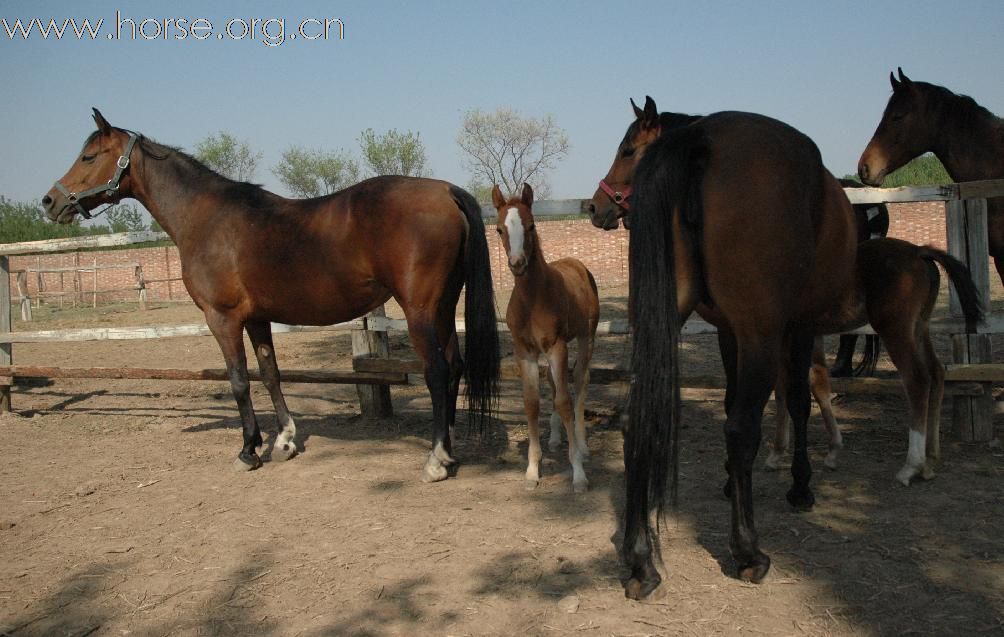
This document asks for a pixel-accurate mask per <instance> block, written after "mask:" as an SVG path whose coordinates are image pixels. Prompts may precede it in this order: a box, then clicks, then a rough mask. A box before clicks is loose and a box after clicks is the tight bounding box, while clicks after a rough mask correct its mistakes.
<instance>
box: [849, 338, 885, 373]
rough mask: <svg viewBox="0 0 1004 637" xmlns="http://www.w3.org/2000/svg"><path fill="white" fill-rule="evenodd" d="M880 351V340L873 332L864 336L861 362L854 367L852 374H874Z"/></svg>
mask: <svg viewBox="0 0 1004 637" xmlns="http://www.w3.org/2000/svg"><path fill="white" fill-rule="evenodd" d="M881 353H882V341H881V340H880V339H879V337H878V336H876V335H875V334H868V335H867V336H865V352H864V356H863V357H862V358H861V362H860V363H858V366H857V367H855V368H854V371H853V375H854V376H874V375H875V368H876V367H877V366H878V359H879V354H881Z"/></svg>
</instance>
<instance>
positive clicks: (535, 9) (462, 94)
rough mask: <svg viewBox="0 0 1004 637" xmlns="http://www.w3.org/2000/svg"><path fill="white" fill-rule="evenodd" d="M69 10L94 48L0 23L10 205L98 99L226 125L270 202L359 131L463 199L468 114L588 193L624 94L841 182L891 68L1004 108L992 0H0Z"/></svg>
mask: <svg viewBox="0 0 1004 637" xmlns="http://www.w3.org/2000/svg"><path fill="white" fill-rule="evenodd" d="M116 10H119V11H121V15H122V17H126V18H130V19H132V20H133V21H135V22H136V23H139V22H141V21H142V20H143V19H146V18H153V19H156V20H158V21H160V22H163V20H164V19H166V18H171V19H174V20H176V19H178V18H184V19H186V20H188V24H191V23H192V22H193V21H194V20H195V19H196V18H205V19H207V20H209V21H211V22H212V23H213V25H214V27H215V30H216V32H219V31H221V30H222V29H223V26H224V25H225V24H226V23H227V21H228V20H230V19H232V18H242V19H244V20H245V21H246V22H248V23H250V22H251V20H252V19H255V18H258V19H260V20H262V21H264V20H267V19H269V18H280V17H281V18H284V19H285V31H286V33H287V34H288V33H290V32H292V31H293V30H294V29H295V28H296V25H297V24H298V23H299V22H300V21H301V20H303V19H306V18H315V19H318V20H321V21H323V20H324V19H326V18H339V19H341V20H342V22H343V23H344V27H345V39H344V40H340V41H339V40H334V39H331V40H328V41H321V40H315V41H310V42H307V41H304V40H302V39H296V40H292V41H286V42H285V43H284V44H282V45H281V46H277V47H268V46H265V45H264V44H262V43H261V41H260V37H259V39H257V40H254V41H252V40H250V38H247V39H245V40H242V41H230V40H222V41H221V40H217V39H216V38H215V37H210V38H209V39H207V40H203V41H198V40H195V39H194V38H193V37H188V38H187V39H185V40H176V39H174V37H173V36H174V35H177V34H178V32H177V30H172V31H170V37H169V38H168V39H167V40H164V39H158V40H156V41H145V40H140V39H137V40H135V41H132V40H129V39H124V40H108V39H107V37H106V36H107V34H108V33H110V32H111V31H113V30H114V23H115V15H116ZM70 17H72V18H76V19H77V20H79V19H81V18H84V17H87V18H90V19H91V20H92V21H96V20H97V19H98V18H104V20H105V23H104V25H103V27H102V31H101V33H100V35H99V38H98V40H97V41H91V40H89V39H88V40H87V41H76V39H75V38H71V37H68V36H64V37H63V39H62V40H58V41H57V40H55V39H54V37H53V36H50V39H49V40H42V39H41V38H40V37H39V36H38V33H37V32H33V33H32V35H31V37H29V39H28V40H27V41H25V40H22V39H21V38H20V37H18V38H17V39H16V40H15V41H12V40H11V39H10V38H8V37H7V36H6V33H5V32H4V31H2V29H0V74H2V77H3V78H4V79H5V83H6V86H5V89H4V90H3V91H0V112H2V113H3V115H4V117H3V124H2V127H3V138H2V143H0V194H3V195H5V196H7V197H8V198H11V199H15V200H34V199H37V198H39V197H40V196H41V195H42V194H44V193H45V191H47V190H48V188H49V187H50V185H51V183H52V181H53V180H55V179H57V178H58V177H60V176H62V174H63V173H64V172H65V171H66V169H67V168H68V167H69V164H70V162H71V161H72V159H73V156H74V154H75V153H76V152H77V151H78V150H79V148H80V143H81V142H82V141H83V139H84V137H85V136H86V135H87V134H88V133H89V132H90V131H91V130H92V129H93V124H92V122H91V119H90V107H91V106H97V107H98V108H100V109H101V110H102V112H103V113H104V115H105V116H106V117H107V118H108V119H109V121H111V122H112V123H113V124H115V125H119V126H123V127H127V128H132V129H134V130H138V131H140V132H142V133H145V134H147V135H149V136H150V137H153V138H154V139H157V140H158V141H161V142H164V143H168V144H171V145H176V146H181V147H183V148H186V149H189V150H191V149H193V148H194V146H195V144H196V143H197V142H198V141H199V140H201V139H203V138H204V137H205V136H206V135H208V134H210V133H214V132H216V131H220V130H226V131H229V132H232V133H233V134H235V135H237V136H238V137H240V138H243V139H245V140H247V141H248V142H249V143H250V144H251V145H252V146H253V147H254V148H255V149H257V150H260V151H262V152H263V153H264V159H263V161H262V164H261V167H260V168H259V170H258V172H257V174H256V179H255V180H256V181H259V182H262V183H263V184H264V185H265V186H266V187H268V188H270V189H273V190H276V191H278V192H280V193H283V194H286V193H285V192H284V191H283V188H282V186H281V185H280V184H279V182H278V180H277V179H276V178H275V177H274V176H273V175H272V173H271V170H270V169H271V167H272V166H274V165H275V164H276V163H277V162H278V160H279V157H280V155H281V153H282V151H283V150H284V149H285V148H287V147H289V146H290V145H294V144H295V145H299V146H305V147H314V148H321V149H340V148H344V149H346V150H350V151H352V152H356V151H357V150H358V144H357V142H356V140H357V138H358V136H359V133H360V131H362V130H364V129H366V128H373V129H375V130H376V131H378V132H383V131H385V130H387V129H390V128H397V129H398V130H410V131H413V132H417V133H419V134H420V135H421V138H422V140H423V141H424V143H425V145H426V150H427V154H428V158H429V167H430V168H431V169H432V172H433V174H434V176H436V177H439V178H443V179H447V180H450V181H454V182H456V183H459V184H461V185H463V184H466V183H467V182H468V181H469V175H468V174H467V173H466V171H465V170H464V168H463V161H462V154H461V153H462V151H460V149H459V147H458V146H457V144H456V136H457V132H458V131H459V128H460V123H461V120H462V118H463V115H464V113H465V112H466V111H467V110H468V109H471V108H474V107H479V108H482V109H485V110H494V109H495V108H497V107H501V106H508V107H512V108H515V109H517V110H518V111H520V112H521V113H522V114H524V115H528V116H535V117H539V116H542V115H545V114H552V115H553V116H554V117H555V119H556V121H557V123H558V124H559V125H560V126H561V127H562V128H564V129H565V131H566V132H567V134H568V137H569V140H570V142H571V151H570V153H569V155H568V157H567V158H566V159H565V160H564V161H563V162H562V163H561V164H560V165H559V167H558V168H557V170H555V171H554V172H553V173H552V174H551V177H550V181H551V184H552V194H553V196H555V197H561V198H564V197H569V198H578V197H587V196H589V195H591V193H592V191H593V190H594V189H595V187H596V182H597V180H598V179H599V178H600V177H602V176H603V174H604V173H605V172H606V170H607V168H608V166H609V163H610V161H611V159H612V157H613V153H614V149H615V146H616V144H617V142H618V141H619V140H620V138H621V136H622V135H623V132H624V129H625V127H626V126H627V125H628V123H629V122H630V120H631V117H632V115H631V111H630V106H629V105H628V98H629V97H634V98H635V99H636V100H637V99H643V98H644V96H645V95H647V94H648V95H652V96H653V97H654V98H655V100H656V102H657V104H658V105H659V107H660V109H661V110H673V111H681V112H694V113H706V112H712V111H718V110H731V109H737V110H748V111H755V112H760V113H764V114H766V115H770V116H772V117H776V118H778V119H781V120H783V121H786V122H788V123H790V124H792V125H794V126H795V127H797V128H799V129H801V130H802V131H803V132H805V133H807V134H808V135H809V136H810V137H812V138H813V139H814V140H815V141H816V143H817V144H818V145H819V147H820V149H821V151H822V154H823V158H824V161H825V162H826V164H827V165H828V166H829V167H830V169H831V170H832V171H833V172H835V173H836V174H838V175H841V174H844V173H847V172H852V171H853V170H854V167H855V165H856V162H857V158H858V156H859V154H860V153H861V151H862V149H863V148H864V146H865V144H866V143H867V141H868V139H869V138H870V137H871V134H872V132H873V131H874V128H875V125H876V124H877V123H878V119H879V116H880V115H881V112H882V109H883V108H884V106H885V102H886V100H887V99H888V96H889V92H890V88H889V82H888V75H889V71H890V70H893V69H895V68H896V67H897V66H902V67H903V68H904V70H905V71H906V72H907V74H909V75H910V76H911V77H912V78H913V79H915V80H925V81H931V82H934V83H937V84H942V85H944V86H947V87H948V88H950V89H952V90H953V91H955V92H958V93H965V94H968V95H971V96H973V97H974V98H975V99H976V100H977V101H978V102H980V103H981V104H982V105H984V106H986V107H987V108H989V109H990V110H991V111H993V112H995V113H998V114H1000V113H1004V39H1002V38H1001V37H1000V33H1001V29H1002V27H1004V2H1000V1H999V0H996V1H986V2H980V1H969V2H961V3H949V2H944V1H943V0H942V1H940V2H928V1H925V0H914V1H912V2H883V1H879V0H871V1H868V2H857V1H849V2H814V1H813V2H794V1H790V2H777V1H772V0H759V1H756V2H752V1H748V2H715V1H709V2H696V3H695V2H687V3H683V2H673V1H662V2H609V1H605V2H593V1H583V2H548V1H547V0H536V1H534V2H522V1H515V2H514V1H506V0H501V1H500V0H493V1H491V2H482V1H479V0H468V1H466V2H460V1H457V2H452V1H451V2H447V1H439V2H437V1H430V2H407V3H405V2H381V1H379V0H371V1H363V2H356V1H327V2H297V1H292V2H283V3H280V2H277V1H273V2H254V1H251V2H233V1H230V2H213V3H208V2H184V1H182V2H173V3H170V4H167V3H162V2H144V1H131V2H130V1H127V0H120V1H119V2H104V1H90V2H86V1H79V2H26V1H10V0H2V1H0V18H5V19H6V20H7V21H8V22H9V23H12V22H13V20H14V19H16V18H20V19H21V20H22V21H27V20H30V19H31V18H41V19H44V20H45V21H48V20H49V19H50V18H56V19H57V21H58V22H62V20H63V19H65V18H70ZM273 26H275V25H273ZM148 27H149V28H148V31H147V32H148V33H150V32H152V29H153V26H152V25H148ZM237 27H239V23H238V24H236V25H235V29H234V30H235V32H236V31H239V29H237ZM127 28H128V27H127ZM310 28H312V29H314V30H315V31H316V30H317V28H316V26H314V25H313V24H311V26H310ZM272 33H275V30H274V29H273V31H272ZM308 33H310V31H308Z"/></svg>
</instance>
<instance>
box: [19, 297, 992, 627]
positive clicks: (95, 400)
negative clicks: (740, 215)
mask: <svg viewBox="0 0 1004 637" xmlns="http://www.w3.org/2000/svg"><path fill="white" fill-rule="evenodd" d="M617 294H618V292H617V291H614V292H612V293H611V292H610V291H607V292H606V293H605V294H604V298H605V300H604V304H603V315H604V318H612V317H614V316H618V315H621V314H622V313H623V308H624V299H623V297H622V296H617ZM502 306H503V307H504V300H502ZM41 315H44V316H43V320H42V321H37V322H35V323H34V324H32V325H30V326H24V325H18V326H17V327H16V329H29V328H30V329H41V328H55V327H67V326H95V325H140V324H176V323H183V322H190V321H195V320H198V318H199V315H198V313H197V310H195V308H194V307H192V306H172V307H164V308H160V309H155V310H151V311H149V312H146V313H140V312H137V311H134V310H133V309H132V308H129V307H113V308H99V310H98V311H97V312H94V311H91V310H86V311H75V312H56V313H44V312H43V313H41ZM276 345H277V351H278V356H279V362H280V365H281V366H284V367H288V368H311V367H313V368H328V369H331V368H348V367H349V366H350V361H349V351H350V345H349V339H348V337H347V336H333V335H331V334H290V335H279V336H277V337H276ZM393 347H394V354H395V355H399V356H407V355H409V354H410V352H408V350H407V341H406V340H405V339H404V338H403V337H397V338H395V339H394V342H393ZM627 351H628V347H627V344H626V341H625V339H623V338H616V337H611V338H604V339H602V340H601V345H600V347H599V348H598V353H597V356H596V360H597V362H606V363H622V364H623V363H624V362H625V361H626V357H627ZM15 362H17V363H20V364H33V363H34V364H47V365H67V366H70V365H72V366H102V365H106V366H144V367H153V366H157V367H221V366H222V358H221V356H220V354H219V351H218V349H217V348H216V345H215V343H214V342H213V340H212V339H211V338H175V339H164V340H160V341H118V342H103V343H77V344H58V345H17V346H16V349H15ZM682 368H683V370H684V374H685V375H687V374H691V373H693V374H695V375H718V376H719V377H720V375H721V370H720V363H719V362H718V358H717V350H716V349H715V347H714V340H713V338H710V337H697V338H691V339H688V340H686V341H685V343H684V361H683V364H682ZM889 369H890V368H889V365H888V362H885V363H884V364H883V371H884V372H885V373H889ZM286 393H287V398H288V401H289V404H290V407H291V409H292V411H293V413H294V414H295V415H296V417H297V420H298V424H299V434H298V437H297V444H298V445H299V447H300V448H301V453H300V454H299V456H298V457H296V458H295V459H293V460H292V461H290V462H286V463H278V462H271V463H266V465H265V466H264V467H263V468H262V469H261V470H259V471H255V472H251V473H235V472H233V471H232V470H231V468H230V465H231V462H232V460H233V458H234V457H235V455H236V453H237V451H238V450H239V449H240V432H239V420H238V417H237V411H236V408H235V406H234V403H233V399H232V397H231V395H230V391H229V387H228V386H227V385H225V384H223V383H213V382H200V383H196V382H167V381H95V380H79V381H69V380H66V381H55V382H51V383H37V384H34V385H26V386H19V387H16V388H15V392H14V395H13V401H14V406H15V409H16V410H17V413H16V414H14V415H7V416H3V417H0V431H2V432H3V440H4V445H3V447H2V448H3V450H4V451H5V453H4V458H5V462H4V463H3V464H2V465H0V635H5V636H6V635H17V636H21V635H72V636H75V637H81V636H83V635H249V634H256V635H310V636H315V635H316V636H319V635H520V634H527V635H556V636H557V635H585V636H589V635H604V636H606V635H621V636H627V635H666V634H672V635H675V634H687V635H693V634H696V635H716V634H743V635H750V634H767V635H806V634H807V635H906V634H924V635H929V634H932V635H933V634H968V635H973V634H977V635H978V634H986V635H991V634H1002V632H1004V535H1002V533H1001V529H1002V528H1004V487H1002V485H1004V481H1002V480H1004V451H1002V449H1001V448H1000V447H999V446H992V445H987V444H986V443H982V444H963V443H959V442H957V440H956V439H955V438H954V437H953V436H952V435H951V432H950V431H948V430H949V429H950V424H949V421H950V413H951V412H950V407H949V404H948V403H947V402H946V406H945V410H944V412H943V421H944V423H945V424H944V425H943V432H945V434H944V435H945V439H944V443H943V456H944V460H943V464H942V466H941V467H940V470H939V472H938V475H937V477H936V478H935V479H934V480H932V481H928V482H915V483H914V484H913V485H912V486H910V487H909V488H904V487H902V486H900V485H898V484H897V483H895V482H894V480H893V475H894V473H895V472H896V470H897V469H898V468H899V467H900V466H901V464H902V462H903V459H904V456H905V451H906V427H907V424H906V423H907V414H906V405H905V400H904V399H903V398H902V397H901V396H898V395H893V396H864V395H855V396H844V397H841V398H840V400H839V401H838V402H837V405H836V413H837V417H838V418H839V420H840V422H841V424H842V425H843V427H844V431H845V451H844V453H843V455H842V457H841V465H840V468H839V469H838V470H837V471H829V470H824V469H823V468H822V457H823V455H824V454H825V452H826V446H825V440H824V436H823V435H822V431H821V423H820V421H819V417H818V413H817V412H816V411H815V410H814V414H813V420H812V421H811V422H810V445H811V453H812V459H813V463H814V467H815V468H816V474H815V476H814V479H813V482H814V487H815V490H816V496H817V505H816V507H815V509H814V510H813V511H811V512H809V513H804V514H797V513H794V512H792V511H791V509H790V508H789V507H788V505H787V503H786V502H785V500H784V493H785V491H786V490H787V488H788V486H789V482H790V477H789V476H788V474H787V471H782V472H778V473H768V472H764V471H758V472H757V473H756V474H755V497H756V506H757V509H756V516H757V524H758V529H759V531H760V534H761V541H762V547H763V549H764V550H765V551H766V552H767V553H768V554H770V556H771V557H772V559H773V561H774V562H773V563H774V567H773V569H772V571H771V573H770V575H769V576H768V578H767V579H766V581H765V582H764V583H763V584H762V585H759V586H757V585H750V584H743V583H741V582H739V581H737V580H735V579H734V578H733V577H732V572H733V565H732V562H731V560H730V558H729V555H728V547H727V531H728V515H729V513H728V504H727V503H726V502H725V501H724V500H723V498H722V497H721V495H720V487H721V485H722V482H723V478H724V472H723V469H722V462H723V456H724V451H723V444H722V436H721V424H722V421H723V419H724V415H723V411H722V395H723V392H721V391H718V390H704V391H694V390H690V391H687V392H686V394H685V398H686V400H685V404H684V410H683V411H684V428H683V430H682V434H681V439H682V445H683V452H682V462H683V465H682V467H683V468H682V474H683V475H682V481H681V493H680V506H679V510H678V511H677V512H676V513H675V514H674V515H673V516H671V518H670V519H669V520H668V522H667V523H666V526H665V530H664V532H663V535H662V549H663V558H664V562H665V568H664V574H665V576H666V577H665V583H664V585H663V587H662V588H661V589H660V590H659V591H657V593H656V594H655V595H654V596H653V598H652V599H651V600H648V601H646V602H643V603H638V602H630V601H627V600H625V599H624V595H623V590H622V587H621V578H622V577H624V575H625V571H624V569H623V568H622V567H621V565H620V564H619V561H618V559H617V552H616V545H617V542H618V541H619V524H618V522H619V519H620V511H621V508H622V504H623V481H622V474H623V462H622V455H621V445H622V439H621V434H620V430H619V427H618V425H617V419H616V413H617V410H618V407H619V405H620V403H621V401H622V399H623V396H624V393H625V388H624V387H623V386H621V385H606V386H598V385H594V386H592V387H591V388H590V397H589V400H588V403H587V407H588V420H589V424H590V433H589V447H590V450H591V453H592V460H591V462H590V463H589V464H588V465H587V467H586V470H587V474H588V476H589V480H590V489H589V491H588V493H586V494H583V495H579V496H575V495H573V494H572V493H571V485H570V482H569V475H568V461H567V458H566V457H565V456H566V451H565V449H564V448H563V449H561V450H560V451H558V452H556V453H550V452H547V451H546V444H545V459H546V460H545V465H544V479H543V482H542V484H541V485H540V486H539V487H538V488H537V489H536V490H533V491H527V490H526V489H525V488H524V480H523V471H524V469H525V458H526V448H527V443H526V427H525V420H524V419H523V416H522V403H521V399H520V393H519V387H518V385H516V384H513V383H509V384H506V385H505V386H504V396H503V402H502V408H501V413H500V416H499V420H498V421H497V422H496V423H495V424H494V426H493V428H492V431H491V432H490V435H489V436H488V437H487V438H485V439H484V440H478V439H477V438H475V437H469V438H468V437H465V436H464V435H463V434H462V429H463V428H462V427H459V428H458V432H459V433H460V434H461V435H459V436H458V438H459V440H458V442H457V449H456V452H457V456H458V458H459V459H460V460H461V462H462V464H461V466H460V468H459V470H458V472H457V475H456V476H455V477H453V478H451V479H449V480H447V481H445V482H442V483H438V484H423V483H422V482H420V481H419V475H420V470H421V466H422V464H423V461H424V459H425V455H426V453H427V451H428V449H429V443H428V437H429V434H430V426H429V425H430V423H429V420H430V414H431V408H430V402H429V399H428V396H427V394H426V391H425V388H424V385H423V383H422V381H421V378H413V380H412V384H411V386H408V387H395V388H393V389H392V395H393V399H394V409H395V415H394V417H392V418H388V419H385V420H382V421H368V420H365V419H363V418H361V417H360V416H359V415H358V407H357V403H356V397H355V389H354V388H353V387H351V386H340V385H328V386H324V385H302V384H301V385H292V384H291V385H288V386H287V387H286ZM254 401H255V405H256V406H257V409H258V413H259V417H260V421H261V423H262V425H263V428H264V429H266V430H268V429H271V428H272V427H273V424H274V417H273V414H272V410H271V404H270V403H269V401H268V398H267V395H266V394H265V392H264V389H263V388H261V387H260V386H256V387H255V389H254ZM772 409H773V407H772V406H771V407H768V412H769V413H768V416H767V420H766V423H767V424H766V426H765V430H766V432H767V433H768V434H769V432H770V431H772V427H773V425H772V420H771V414H772ZM998 418H1001V417H998ZM999 425H1000V423H998V426H999ZM765 456H766V452H765V451H762V452H761V459H760V462H762V458H763V457H765Z"/></svg>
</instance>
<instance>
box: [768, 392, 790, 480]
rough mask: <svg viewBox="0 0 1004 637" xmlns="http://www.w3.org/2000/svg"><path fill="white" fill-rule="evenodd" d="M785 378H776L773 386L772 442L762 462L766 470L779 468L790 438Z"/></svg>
mask: <svg viewBox="0 0 1004 637" xmlns="http://www.w3.org/2000/svg"><path fill="white" fill-rule="evenodd" d="M785 390H786V387H785V379H784V378H782V377H779V378H778V383H777V385H775V387H774V409H775V411H776V413H775V415H774V424H775V427H774V444H773V445H772V446H771V448H770V450H769V451H768V452H767V460H765V461H764V463H763V468H764V469H766V470H768V471H777V470H778V469H780V468H781V461H782V460H783V459H784V454H785V453H786V452H787V451H788V442H789V441H790V439H791V434H790V432H791V426H790V422H789V420H788V397H787V394H786V393H785Z"/></svg>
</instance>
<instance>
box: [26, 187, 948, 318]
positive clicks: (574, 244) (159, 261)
mask: <svg viewBox="0 0 1004 637" xmlns="http://www.w3.org/2000/svg"><path fill="white" fill-rule="evenodd" d="M889 212H890V217H891V223H890V228H889V236H893V237H899V238H901V239H906V240H908V241H912V242H914V243H920V244H926V243H930V244H933V245H935V246H938V247H941V248H944V246H945V220H944V204H942V203H937V202H934V203H908V204H890V205H889ZM537 231H538V232H539V234H540V240H541V244H542V245H543V247H544V255H545V257H546V258H547V259H548V260H553V259H557V258H559V257H566V256H571V257H576V258H577V259H580V260H581V261H582V262H583V263H585V265H586V267H588V268H589V269H590V271H592V273H593V276H595V277H596V281H597V283H598V284H599V285H600V287H617V286H623V285H627V256H628V233H627V231H625V230H623V229H618V230H612V231H603V230H599V229H597V228H594V227H593V226H592V224H590V223H589V221H586V220H574V221H550V222H543V223H539V224H538V225H537ZM487 235H488V246H489V250H490V252H491V254H492V272H493V273H494V274H495V282H496V286H497V287H499V288H502V289H508V288H511V287H512V285H513V281H512V275H511V274H510V273H509V269H508V268H507V267H506V257H505V254H504V251H503V250H502V247H501V244H500V242H499V238H498V235H497V234H496V233H495V231H494V229H493V228H489V229H488V232H487ZM95 260H96V261H97V263H98V264H99V265H108V264H113V263H114V264H128V263H139V264H141V265H142V266H143V274H144V276H145V277H146V279H147V280H155V279H167V278H172V277H180V276H181V263H180V260H179V258H178V250H177V249H176V248H174V247H166V248H165V247H160V248H140V249H132V250H110V251H107V252H82V253H78V254H73V253H69V254H55V255H39V256H35V255H32V256H17V257H11V259H10V267H11V271H12V273H13V272H14V271H16V270H19V269H24V268H26V267H29V266H35V267H38V266H41V267H67V266H73V265H91V264H93V263H94V262H95ZM43 276H44V285H45V288H46V290H47V291H49V292H53V291H57V290H59V286H60V282H59V277H60V275H58V274H45V275H43ZM134 281H135V279H134V275H133V272H132V270H131V269H115V270H99V271H98V289H99V290H118V291H117V292H106V293H102V294H99V295H98V300H99V302H108V301H112V300H136V298H137V293H136V291H135V290H134V289H133V286H134ZM28 286H29V294H34V293H35V291H36V290H37V283H36V278H35V277H34V276H29V280H28ZM63 286H64V289H65V291H66V292H68V293H72V292H73V290H74V286H73V274H72V273H66V274H64V275H63ZM80 286H81V290H82V292H83V293H84V295H85V296H84V298H85V300H86V301H87V302H89V301H90V298H91V297H90V293H91V292H93V290H94V277H93V274H91V273H90V272H87V273H81V274H80ZM15 289H16V288H15V287H14V280H13V274H12V280H11V290H12V292H13V291H14V290H15ZM147 295H148V297H147V298H148V299H149V300H151V301H158V300H187V299H188V298H189V297H188V293H187V292H186V291H185V287H184V285H183V284H182V283H181V281H174V282H171V283H148V285H147ZM70 298H71V297H70V296H67V297H66V299H67V300H69V299H70ZM53 301H55V299H53V300H52V301H50V302H53Z"/></svg>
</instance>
